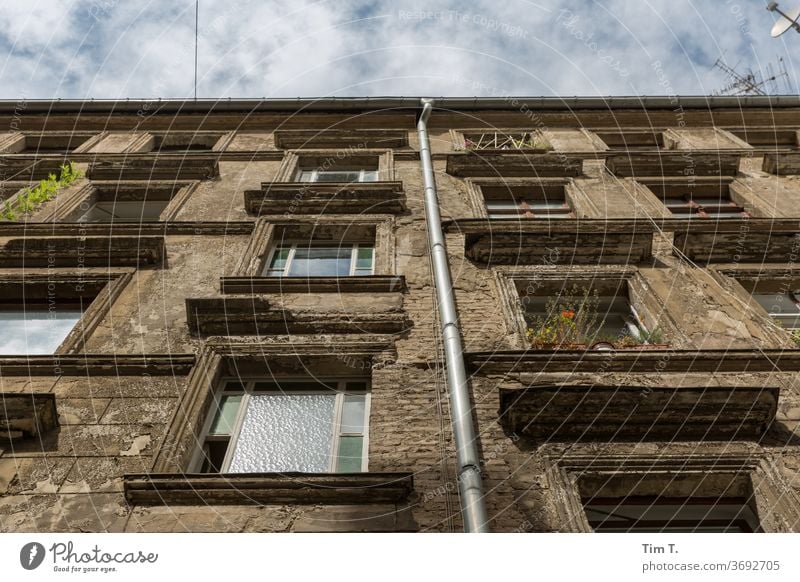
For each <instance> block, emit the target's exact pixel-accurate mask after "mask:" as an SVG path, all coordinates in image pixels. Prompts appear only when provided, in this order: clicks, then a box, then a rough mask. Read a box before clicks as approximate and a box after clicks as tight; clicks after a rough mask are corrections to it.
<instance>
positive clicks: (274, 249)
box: [261, 241, 375, 278]
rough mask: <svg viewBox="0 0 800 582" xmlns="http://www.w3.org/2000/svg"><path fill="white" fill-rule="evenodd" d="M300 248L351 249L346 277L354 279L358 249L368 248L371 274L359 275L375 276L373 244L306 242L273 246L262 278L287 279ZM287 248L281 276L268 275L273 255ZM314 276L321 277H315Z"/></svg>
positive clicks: (289, 242)
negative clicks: (370, 259)
mask: <svg viewBox="0 0 800 582" xmlns="http://www.w3.org/2000/svg"><path fill="white" fill-rule="evenodd" d="M298 246H299V247H302V248H307V247H308V248H313V247H315V246H317V247H320V248H351V249H352V252H351V255H350V270H349V272H348V274H347V275H346V276H348V277H354V276H355V273H356V265H357V263H358V249H359V248H361V247H365V248H366V247H369V248H371V249H372V264H371V265H370V270H371V271H372V273H371V274H370V275H361V276H363V277H370V276H372V275H374V274H375V244H374V243H365V242H362V243H345V244H338V245H337V244H335V243H325V242H320V243H308V242H307V241H286V242H284V243H280V244H277V243H276V244H275V245H273V247H272V249H271V250H270V252H269V256H268V257H267V262H266V263H265V264H264V268H263V269H262V270H261V276H262V277H274V278H278V277H289V276H290V275H289V269H290V268H291V266H292V263H293V262H294V256H295V254H296V253H297V247H298ZM287 247H288V248H289V256H288V257H286V265H285V266H284V267H283V274H282V275H270V274H269V272H270V270H271V269H270V265H271V264H272V259H273V258H274V257H275V253H277V252H278V251H279V250H280V249H285V248H287ZM315 276H323V275H315Z"/></svg>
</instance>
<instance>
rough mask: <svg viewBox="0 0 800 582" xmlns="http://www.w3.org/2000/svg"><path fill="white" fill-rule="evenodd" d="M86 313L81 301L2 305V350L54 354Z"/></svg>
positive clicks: (0, 332) (0, 310)
mask: <svg viewBox="0 0 800 582" xmlns="http://www.w3.org/2000/svg"><path fill="white" fill-rule="evenodd" d="M81 315H83V307H82V305H81V303H79V302H76V303H72V302H58V303H57V304H56V303H52V304H51V303H41V304H33V303H26V304H25V305H12V306H9V305H2V306H0V354H1V355H21V356H24V355H37V354H38V355H41V354H54V353H55V352H56V350H57V349H58V347H59V346H60V345H61V343H62V342H63V341H64V339H65V338H66V337H67V335H68V334H69V332H71V331H72V328H73V327H75V324H76V323H78V320H79V319H80V318H81Z"/></svg>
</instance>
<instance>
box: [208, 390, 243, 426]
mask: <svg viewBox="0 0 800 582" xmlns="http://www.w3.org/2000/svg"><path fill="white" fill-rule="evenodd" d="M242 397H243V395H242V394H223V395H222V396H221V397H220V399H219V408H218V409H217V413H216V416H215V417H214V421H213V422H212V423H211V428H210V429H209V431H208V433H209V434H214V435H218V434H221V435H226V434H227V435H229V434H231V433H232V432H233V428H234V425H235V424H236V413H237V412H239V404H241V402H242Z"/></svg>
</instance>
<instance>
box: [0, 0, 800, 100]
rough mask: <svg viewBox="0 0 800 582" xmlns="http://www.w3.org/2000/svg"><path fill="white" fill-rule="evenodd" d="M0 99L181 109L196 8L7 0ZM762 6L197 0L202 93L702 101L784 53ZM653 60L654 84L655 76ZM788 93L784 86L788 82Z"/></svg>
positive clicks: (736, 2) (0, 24)
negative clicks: (121, 102)
mask: <svg viewBox="0 0 800 582" xmlns="http://www.w3.org/2000/svg"><path fill="white" fill-rule="evenodd" d="M0 4H1V6H0V42H1V43H2V44H3V45H4V46H5V48H6V50H7V55H6V58H5V60H4V61H2V64H1V65H0V87H2V91H3V94H2V95H1V96H2V97H3V98H9V99H14V98H18V97H20V96H22V95H23V94H24V95H25V96H27V97H39V98H52V97H61V98H88V97H94V98H125V97H131V98H135V97H188V96H191V94H192V91H193V77H194V70H193V69H194V1H193V0H172V1H166V0H165V1H161V2H156V1H153V0H150V1H149V2H136V3H134V2H121V1H119V0H83V1H81V2H77V1H73V2H64V1H63V0H61V1H59V0H39V1H38V2H37V1H29V2H24V3H23V2H18V1H14V0H3V1H1V2H0ZM773 20H774V19H773V16H772V15H771V14H770V13H769V12H767V11H766V10H765V9H764V4H763V3H762V2H756V1H754V0H748V1H745V0H724V1H720V2H714V3H711V2H700V1H699V0H649V1H644V2H630V1H623V0H606V1H604V2H599V1H589V0H572V1H569V0H567V1H566V2H565V1H561V2H555V1H552V0H541V1H539V2H529V1H526V0H509V1H508V2H503V3H498V2H494V1H490V0H475V1H474V2H471V3H469V4H466V3H463V2H456V1H455V0H439V1H436V0H431V1H425V2H423V1H422V0H398V1H396V2H367V1H363V0H337V1H336V2H334V1H330V0H324V1H312V0H297V1H288V0H280V1H269V2H263V1H258V0H227V1H225V0H200V44H199V90H198V91H199V95H200V96H201V97H262V96H267V97H295V96H317V95H493V94H517V95H611V94H635V93H646V94H667V93H679V94H707V93H711V92H713V91H714V90H716V89H719V88H721V87H722V86H724V85H725V84H726V81H727V80H726V78H725V76H724V75H723V74H722V73H720V72H719V71H717V70H715V69H713V68H712V65H713V63H714V61H715V60H716V59H717V58H718V57H720V56H724V57H725V59H726V60H727V62H728V63H729V64H731V65H736V66H738V68H739V69H740V70H741V71H745V70H746V69H748V68H753V69H755V70H758V68H759V67H765V66H766V64H767V63H776V62H777V59H778V57H780V56H783V58H784V59H785V64H786V67H787V68H788V69H789V71H790V73H791V74H792V77H791V80H792V82H793V83H795V86H796V75H795V71H794V62H792V60H791V55H792V53H793V52H794V51H792V50H791V49H792V48H793V46H794V43H798V42H800V38H798V37H796V36H795V35H794V34H792V33H791V32H790V33H787V35H785V36H784V37H782V38H781V39H777V40H775V39H772V38H770V37H769V29H770V27H771V25H772V22H773ZM655 62H660V63H661V66H660V73H659V72H658V71H657V70H656V69H657V67H654V63H655ZM782 88H785V84H784V86H783V87H782Z"/></svg>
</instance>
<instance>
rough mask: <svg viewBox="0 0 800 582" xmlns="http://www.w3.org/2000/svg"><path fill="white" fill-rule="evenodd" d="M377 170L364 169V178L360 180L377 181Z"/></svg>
mask: <svg viewBox="0 0 800 582" xmlns="http://www.w3.org/2000/svg"><path fill="white" fill-rule="evenodd" d="M377 181H378V170H364V179H363V180H362V182H377Z"/></svg>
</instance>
